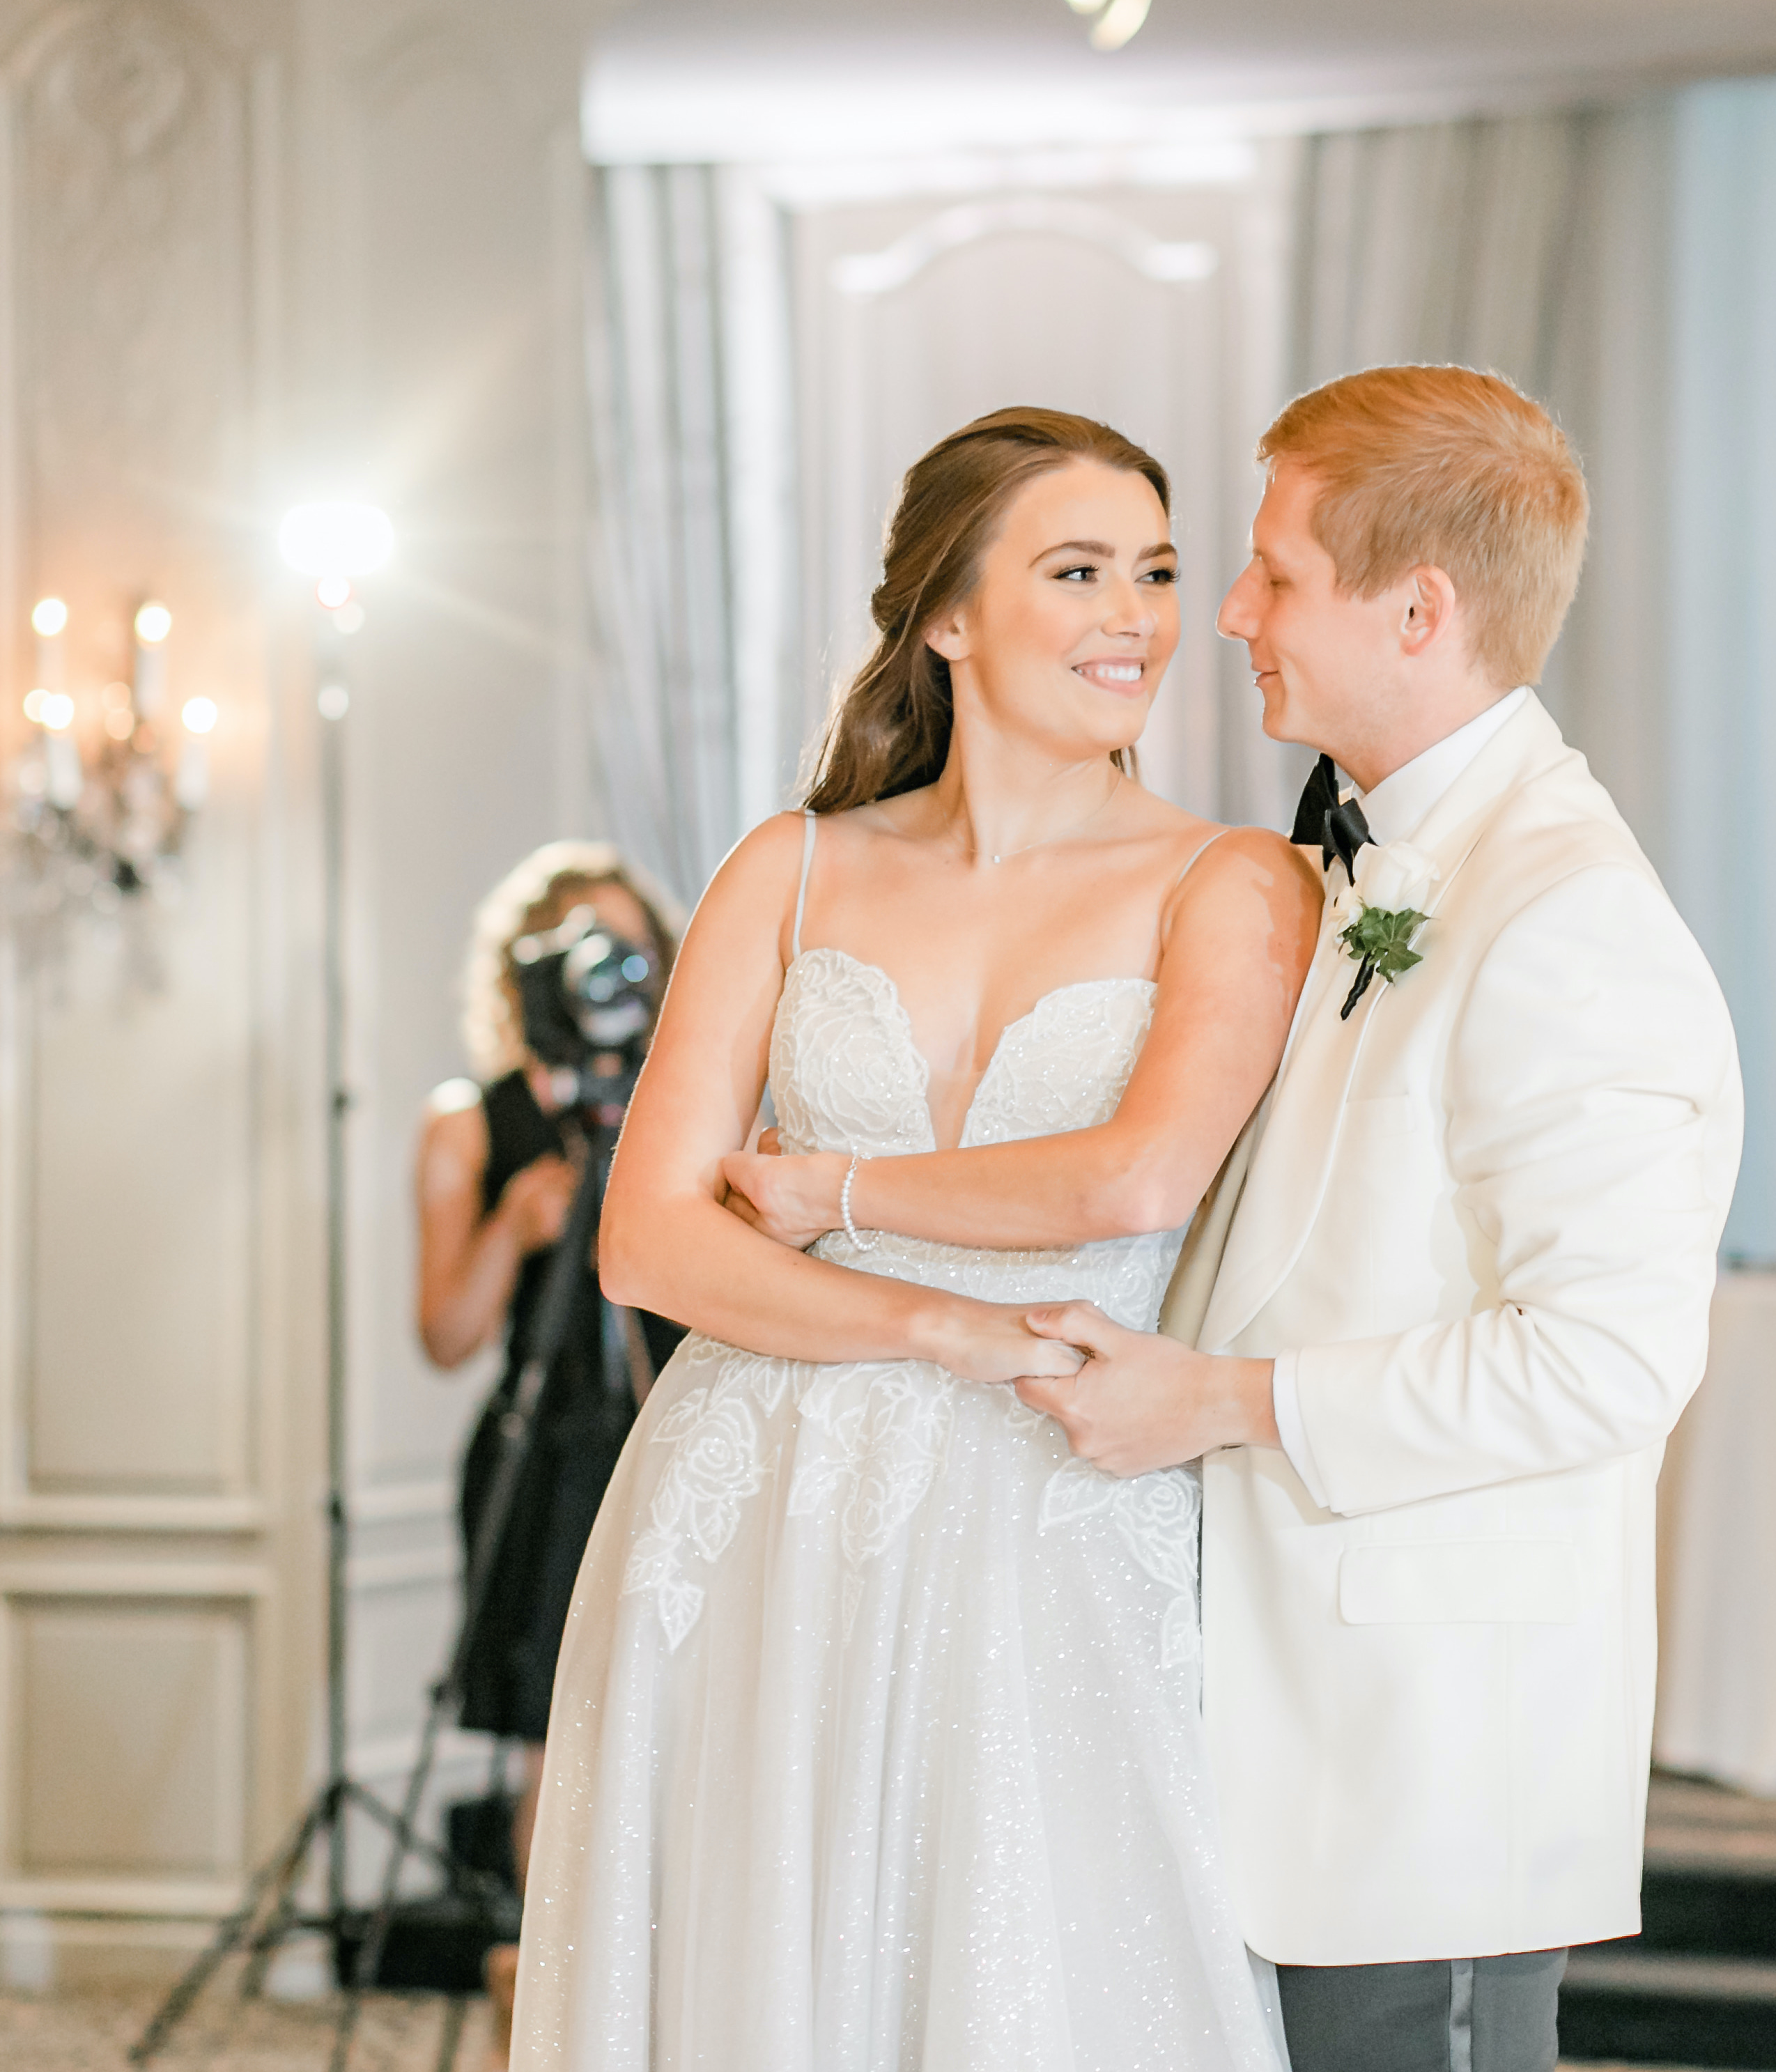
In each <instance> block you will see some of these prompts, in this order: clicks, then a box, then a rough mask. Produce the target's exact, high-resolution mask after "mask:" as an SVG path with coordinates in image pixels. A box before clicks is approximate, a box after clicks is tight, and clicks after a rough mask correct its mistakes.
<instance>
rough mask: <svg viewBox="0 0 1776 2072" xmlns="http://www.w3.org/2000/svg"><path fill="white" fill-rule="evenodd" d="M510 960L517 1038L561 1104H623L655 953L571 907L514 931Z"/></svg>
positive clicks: (651, 987)
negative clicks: (519, 1021)
mask: <svg viewBox="0 0 1776 2072" xmlns="http://www.w3.org/2000/svg"><path fill="white" fill-rule="evenodd" d="M659 962H660V960H659V953H658V952H656V950H654V949H652V948H649V947H648V946H645V945H643V944H642V943H631V942H630V941H628V940H627V939H626V938H625V937H623V936H622V935H619V934H618V933H617V931H615V929H614V928H607V927H605V926H604V925H603V923H602V922H600V920H599V919H598V915H597V914H596V913H595V912H594V911H593V909H592V908H591V907H590V906H576V907H575V908H574V910H573V911H572V912H571V913H569V915H567V917H566V919H565V920H563V921H562V922H561V924H560V926H559V927H554V928H550V929H548V930H546V931H543V932H541V933H540V934H537V935H520V937H519V938H518V939H517V941H516V942H515V943H513V944H512V966H513V970H514V972H515V975H516V979H517V983H518V1005H519V1010H520V1014H521V1016H522V1017H523V1021H524V1041H525V1042H526V1043H527V1044H528V1046H529V1047H530V1049H531V1050H532V1054H534V1055H535V1056H536V1057H537V1058H538V1059H541V1061H542V1063H544V1064H545V1065H547V1066H548V1067H549V1068H550V1070H551V1071H552V1072H553V1073H554V1074H555V1075H556V1079H557V1091H558V1092H559V1094H560V1095H561V1099H562V1104H563V1105H564V1106H569V1105H574V1106H578V1107H581V1108H602V1107H606V1106H610V1105H611V1104H624V1103H627V1100H628V1099H629V1096H630V1095H631V1093H633V1092H634V1091H635V1079H636V1075H638V1074H639V1072H640V1071H641V1063H642V1059H643V1058H644V1057H645V1056H646V1055H647V1054H648V1037H649V1034H651V1033H652V1029H653V1026H654V1016H655V1013H656V1009H657V1007H658V1004H659V1003H658V998H657V995H658V991H659ZM569 1080H571V1082H572V1084H571V1087H569V1086H568V1085H567V1084H566V1082H567V1081H569Z"/></svg>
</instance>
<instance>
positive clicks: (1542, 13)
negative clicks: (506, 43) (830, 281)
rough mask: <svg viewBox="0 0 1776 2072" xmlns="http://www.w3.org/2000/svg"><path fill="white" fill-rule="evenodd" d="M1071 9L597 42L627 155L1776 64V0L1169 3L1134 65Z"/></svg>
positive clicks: (599, 99) (1380, 100)
mask: <svg viewBox="0 0 1776 2072" xmlns="http://www.w3.org/2000/svg"><path fill="white" fill-rule="evenodd" d="M1088 27H1089V24H1088V23H1087V22H1084V21H1082V20H1081V19H1079V17H1077V16H1076V15H1075V14H1072V13H1071V11H1070V10H1069V9H1068V7H1067V6H1066V5H1065V4H1064V0H892V4H888V0H639V4H631V5H630V6H627V7H625V8H623V10H622V11H621V12H619V14H617V15H616V16H615V18H614V19H609V20H608V21H607V23H606V27H604V29H603V30H602V32H601V34H600V35H599V37H598V42H597V43H596V45H595V47H594V56H593V60H592V64H591V68H590V72H589V76H588V88H587V96H586V121H587V141H588V143H589V146H590V148H591V149H592V150H593V151H594V154H595V155H597V156H599V157H614V158H661V157H669V158H732V157H756V156H761V155H764V156H798V155H802V154H821V155H824V154H826V153H828V152H830V151H832V150H858V149H862V150H884V149H889V148H893V147H894V146H895V144H896V143H897V142H899V143H901V144H902V145H908V146H923V145H929V144H934V143H943V144H956V143H963V142H969V143H992V142H1017V143H1021V144H1030V143H1034V142H1110V141H1113V140H1116V139H1118V138H1121V139H1123V140H1125V141H1129V142H1133V141H1137V140H1138V139H1142V138H1164V137H1166V136H1168V135H1176V134H1180V133H1181V132H1188V131H1192V130H1194V131H1198V132H1199V131H1200V130H1201V129H1202V128H1203V127H1204V126H1205V125H1207V126H1209V127H1211V128H1226V127H1235V128H1241V129H1253V128H1257V129H1277V128H1301V127H1306V126H1311V125H1318V124H1320V123H1322V122H1325V123H1338V122H1346V121H1363V120H1372V119H1383V118H1385V117H1390V116H1392V117H1400V116H1403V115H1410V114H1412V113H1425V114H1434V113H1446V112H1449V111H1451V110H1452V109H1458V108H1464V107H1484V106H1494V107H1496V106H1501V105H1521V104H1523V103H1525V102H1532V101H1546V100H1548V99H1550V98H1572V97H1583V96H1586V95H1593V94H1596V95H1602V94H1610V95H1614V94H1617V93H1623V92H1626V91H1631V90H1632V89H1633V88H1634V86H1635V85H1637V84H1642V83H1645V84H1651V83H1654V82H1656V81H1659V80H1667V79H1671V78H1674V77H1677V78H1683V77H1696V76H1707V75H1709V74H1712V73H1719V72H1761V71H1766V70H1767V71H1770V72H1776V0H1468V3H1467V4H1465V5H1459V6H1450V5H1447V4H1443V5H1439V4H1437V0H1335V4H1328V0H1153V4H1152V11H1151V12H1150V14H1149V17H1148V19H1147V23H1146V25H1145V27H1144V28H1142V30H1141V32H1140V34H1139V35H1137V36H1136V38H1135V39H1134V40H1133V42H1132V43H1129V44H1128V46H1127V47H1126V48H1125V49H1124V50H1122V51H1117V52H1115V53H1112V54H1108V55H1107V54H1101V53H1100V52H1097V51H1093V50H1091V48H1090V47H1089V46H1088V44H1087V40H1086V39H1087V30H1088Z"/></svg>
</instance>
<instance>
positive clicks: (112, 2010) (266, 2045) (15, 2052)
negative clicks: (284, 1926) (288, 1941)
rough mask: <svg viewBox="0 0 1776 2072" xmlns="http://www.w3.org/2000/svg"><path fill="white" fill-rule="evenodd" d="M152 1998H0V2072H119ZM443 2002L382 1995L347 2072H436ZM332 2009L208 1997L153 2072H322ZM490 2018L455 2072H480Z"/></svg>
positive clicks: (474, 2026) (480, 2023)
mask: <svg viewBox="0 0 1776 2072" xmlns="http://www.w3.org/2000/svg"><path fill="white" fill-rule="evenodd" d="M157 2000H158V1996H157V1995H156V1994H155V1993H154V1992H148V1991H146V1990H134V1991H131V1992H119V1993H82V1994H78V1995H68V1996H61V1995H48V1996H43V1997H41V1998H38V1997H30V1996H24V1995H19V1994H0V2066H5V2068H6V2072H125V2068H126V2066H127V2062H128V2061H127V2053H128V2051H129V2045H131V2044H132V2043H134V2041H135V2040H136V2038H137V2037H138V2036H139V2035H140V2034H141V2033H142V2028H143V2026H144V2025H145V2024H146V2022H147V2021H148V2019H149V2017H150V2015H151V2014H152V2013H153V2012H154V2008H155V2005H156V2004H157ZM442 2016H443V2003H442V2001H439V2000H420V1999H415V2000H406V1999H401V1998H397V1997H395V1996H392V1995H384V1996H378V1997H377V1998H376V1999H374V2000H371V2001H369V2002H368V2003H367V2004H366V2007H365V2012H364V2019H363V2022H362V2025H361V2026H360V2031H359V2034H358V2039H357V2042H356V2046H355V2048H354V2049H353V2052H352V2072H433V2068H434V2066H436V2065H437V2063H438V2046H439V2044H440V2041H442ZM331 2042H332V2008H331V2004H330V2003H327V2002H324V2001H306V2002H296V2001H288V2000H255V2001H249V2002H245V2003H243V2002H242V2001H240V2000H236V1999H234V1998H232V1996H228V1995H226V1994H216V1993H212V1994H209V1995H207V1996H205V1997H204V1999H203V2000H202V2001H201V2002H200V2003H199V2005H198V2007H197V2008H195V2010H194V2011H193V2012H192V2014H191V2017H190V2019H189V2021H187V2023H186V2024H185V2025H183V2027H182V2028H181V2029H179V2031H178V2033H176V2035H175V2037H174V2039H173V2041H172V2042H171V2044H170V2045H168V2047H167V2049H166V2052H165V2053H164V2054H162V2056H159V2057H157V2058H155V2059H154V2068H155V2072H324V2068H325V2067H326V2065H327V2059H328V2056H329V2053H330V2050H331ZM486 2059H487V2009H486V2006H485V2004H483V2003H479V2002H478V2003H476V2004H475V2007H474V2008H473V2010H472V2012H471V2014H470V2016H469V2020H468V2022H467V2026H466V2028H465V2029H464V2032H463V2041H462V2046H461V2048H460V2049H459V2050H458V2053H457V2060H456V2062H457V2066H458V2072H483V2067H484V2066H485V2063H486Z"/></svg>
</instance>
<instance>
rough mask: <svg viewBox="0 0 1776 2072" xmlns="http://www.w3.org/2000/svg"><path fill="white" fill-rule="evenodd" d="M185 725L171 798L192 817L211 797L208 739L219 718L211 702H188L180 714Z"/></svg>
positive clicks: (210, 699) (208, 700)
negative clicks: (183, 739) (191, 814)
mask: <svg viewBox="0 0 1776 2072" xmlns="http://www.w3.org/2000/svg"><path fill="white" fill-rule="evenodd" d="M179 717H180V719H181V720H183V722H184V723H185V746H183V748H182V749H181V750H179V770H178V773H177V775H175V778H174V779H173V796H174V797H175V799H176V800H178V801H179V804H180V805H181V806H183V808H184V809H185V811H186V812H187V813H195V812H196V811H197V809H198V808H199V806H201V805H202V804H203V801H204V800H206V799H207V798H208V796H209V795H210V743H209V736H210V734H211V733H212V731H213V730H214V729H215V726H216V720H217V718H218V717H219V714H218V713H217V709H216V701H215V699H214V698H187V700H186V701H185V703H184V706H183V709H182V710H181V711H180V713H179Z"/></svg>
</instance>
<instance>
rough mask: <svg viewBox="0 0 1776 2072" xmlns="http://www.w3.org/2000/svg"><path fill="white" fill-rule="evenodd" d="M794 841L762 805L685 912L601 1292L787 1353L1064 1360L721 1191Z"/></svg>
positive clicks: (976, 1361)
mask: <svg viewBox="0 0 1776 2072" xmlns="http://www.w3.org/2000/svg"><path fill="white" fill-rule="evenodd" d="M801 848H802V822H801V819H800V816H799V815H797V816H791V815H783V816H780V817H779V818H778V819H776V820H771V821H767V823H766V824H765V825H764V826H763V827H762V828H759V829H757V830H756V831H755V832H754V833H752V834H750V835H749V836H748V837H746V840H745V841H743V842H742V843H741V844H740V845H739V847H738V849H736V850H735V851H734V853H733V855H732V856H730V857H729V859H728V861H726V863H725V864H724V865H722V869H721V870H720V871H719V872H718V873H717V876H716V878H715V881H714V882H713V884H712V885H711V886H710V887H709V890H708V891H707V892H706V893H705V894H704V897H703V899H702V901H701V904H700V905H699V906H698V907H697V912H696V915H694V916H693V919H692V922H691V925H690V927H689V931H687V932H686V935H685V946H684V948H683V949H682V951H681V952H680V955H679V958H678V961H677V964H676V968H675V969H674V971H673V973H672V985H671V986H670V988H669V989H668V993H667V997H666V1002H665V1005H664V1009H663V1011H662V1013H661V1015H660V1027H659V1030H658V1031H657V1032H656V1035H655V1038H654V1042H653V1046H652V1050H650V1051H649V1053H648V1062H647V1064H646V1065H645V1067H643V1071H642V1075H641V1079H640V1082H639V1084H638V1085H637V1087H636V1088H635V1098H634V1100H632V1101H631V1104H630V1108H629V1113H628V1116H627V1120H626V1121H625V1123H624V1125H623V1138H622V1142H621V1144H620V1145H619V1148H618V1151H617V1156H616V1159H615V1164H614V1165H613V1167H612V1169H611V1184H610V1187H609V1190H608V1191H607V1193H606V1197H605V1205H604V1215H603V1219H602V1227H601V1228H600V1230H599V1233H598V1277H599V1281H600V1283H601V1285H602V1287H603V1289H604V1290H605V1293H606V1294H608V1295H609V1296H610V1297H611V1300H612V1301H616V1302H620V1303H623V1304H626V1305H629V1306H630V1307H631V1308H636V1309H652V1310H653V1311H655V1312H656V1313H657V1314H659V1315H661V1316H666V1317H671V1318H675V1319H676V1320H677V1321H678V1322H680V1323H685V1324H689V1325H690V1326H693V1328H694V1329H696V1330H701V1331H706V1332H708V1333H709V1334H711V1335H712V1336H713V1337H716V1338H722V1339H725V1340H726V1341H727V1342H729V1343H730V1344H733V1345H739V1346H746V1347H747V1348H749V1349H750V1350H752V1351H754V1352H760V1353H768V1354H775V1355H781V1356H783V1357H785V1358H787V1359H807V1360H854V1359H907V1358H914V1359H932V1360H935V1361H937V1362H938V1363H939V1365H941V1366H943V1367H948V1369H949V1370H950V1371H951V1372H952V1373H954V1374H959V1375H964V1376H965V1377H967V1378H968V1379H973V1380H977V1381H997V1380H1009V1379H1013V1378H1014V1377H1015V1376H1017V1375H1019V1374H1023V1373H1029V1372H1032V1371H1047V1372H1054V1373H1067V1374H1070V1373H1071V1372H1072V1371H1074V1369H1075V1367H1077V1366H1078V1364H1079V1359H1078V1355H1075V1354H1074V1353H1073V1352H1072V1351H1071V1348H1068V1347H1064V1346H1063V1347H1060V1348H1059V1349H1057V1350H1058V1352H1059V1362H1058V1363H1055V1364H1046V1365H1044V1366H1043V1367H1042V1368H1041V1369H1040V1370H1038V1369H1035V1368H1033V1367H1032V1366H1031V1362H1032V1360H1033V1359H1035V1360H1041V1359H1042V1355H1043V1354H1044V1352H1045V1351H1046V1350H1048V1342H1047V1341H1046V1340H1044V1339H1042V1338H1038V1337H1036V1336H1035V1335H1034V1334H1032V1333H1030V1332H1029V1331H1028V1330H1026V1329H1025V1327H1024V1325H1023V1322H1022V1316H1021V1314H1019V1313H1014V1312H1012V1311H1009V1310H1006V1309H997V1308H995V1307H993V1305H989V1304H986V1303H980V1302H972V1301H968V1300H967V1299H966V1298H965V1297H961V1296H956V1295H949V1294H946V1293H943V1291H942V1290H941V1289H928V1288H921V1287H919V1286H916V1285H914V1284H912V1283H910V1282H906V1281H894V1280H890V1279H888V1278H887V1277H886V1276H879V1275H876V1274H870V1273H857V1272H852V1271H851V1270H850V1269H849V1268H846V1267H842V1266H833V1265H828V1264H826V1263H825V1262H824V1261H823V1260H816V1259H809V1258H806V1257H804V1256H803V1255H802V1254H801V1253H800V1252H793V1251H791V1250H788V1249H787V1248H785V1247H783V1246H782V1245H779V1244H773V1243H772V1242H771V1239H769V1238H767V1237H764V1236H763V1235H760V1234H759V1232H758V1231H754V1230H750V1229H749V1228H748V1227H746V1224H745V1223H742V1221H741V1220H740V1219H739V1218H738V1217H737V1216H734V1215H730V1214H729V1212H728V1211H727V1210H726V1208H724V1207H722V1205H721V1201H722V1194H723V1192H724V1191H725V1190H724V1189H723V1186H722V1178H721V1168H722V1157H723V1154H724V1153H730V1152H733V1151H736V1150H738V1149H739V1147H740V1146H741V1145H743V1144H744V1143H745V1142H746V1137H747V1133H748V1132H749V1131H750V1128H751V1127H752V1122H753V1118H754V1116H755V1115H756V1114H757V1113H758V1112H759V1096H760V1094H761V1092H762V1091H763V1087H764V1083H765V1075H766V1070H767V1052H768V1049H769V1046H770V1041H771V1020H772V1017H773V1016H774V1015H775V1012H776V1009H777V1001H778V996H779V993H781V992H782V990H783V951H784V948H785V943H784V935H785V932H786V931H785V920H786V915H787V910H788V905H789V902H790V900H791V898H793V895H794V890H795V886H796V873H797V870H798V869H799V866H800V861H801Z"/></svg>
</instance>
